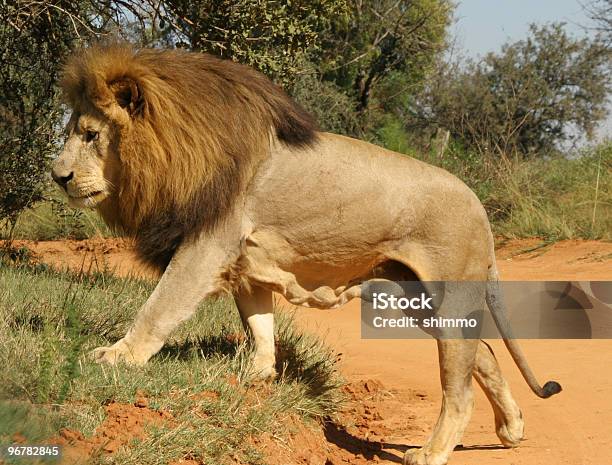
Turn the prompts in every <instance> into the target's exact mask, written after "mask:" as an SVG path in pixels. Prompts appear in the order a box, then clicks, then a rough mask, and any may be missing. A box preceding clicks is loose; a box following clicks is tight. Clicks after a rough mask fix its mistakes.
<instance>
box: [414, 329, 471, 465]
mask: <svg viewBox="0 0 612 465" xmlns="http://www.w3.org/2000/svg"><path fill="white" fill-rule="evenodd" d="M437 342H438V355H439V358H440V381H441V383H442V392H443V396H442V409H441V411H440V416H439V417H438V421H437V422H436V425H435V427H434V430H433V432H432V434H431V437H430V438H429V440H428V441H427V442H426V443H425V445H424V446H423V447H421V448H420V449H409V450H408V451H406V454H405V455H404V465H444V464H446V462H447V461H448V458H449V457H450V454H451V453H452V451H453V449H454V448H455V446H456V445H457V444H458V443H459V442H460V441H461V438H462V436H463V432H464V431H465V428H466V426H467V424H468V422H469V421H470V417H471V415H472V408H473V405H474V392H473V389H472V370H473V369H474V363H475V355H476V348H477V347H478V340H476V339H438V341H437Z"/></svg>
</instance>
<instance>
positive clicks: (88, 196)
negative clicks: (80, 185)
mask: <svg viewBox="0 0 612 465" xmlns="http://www.w3.org/2000/svg"><path fill="white" fill-rule="evenodd" d="M102 194H104V191H93V192H89V193H87V194H85V195H79V196H76V195H71V196H70V198H71V199H73V200H85V199H93V198H95V197H98V196H99V195H102Z"/></svg>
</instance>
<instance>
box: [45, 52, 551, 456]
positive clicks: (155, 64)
mask: <svg viewBox="0 0 612 465" xmlns="http://www.w3.org/2000/svg"><path fill="white" fill-rule="evenodd" d="M61 88H62V89H63V93H64V95H65V97H66V101H67V103H68V105H69V106H70V107H71V109H72V116H71V118H70V120H69V122H68V124H67V140H66V143H65V146H64V148H63V151H62V153H61V154H60V155H59V157H58V158H57V159H56V160H55V162H54V165H53V168H52V176H53V179H54V180H55V181H56V182H57V183H58V184H59V185H60V186H61V187H62V188H63V189H64V190H65V192H66V194H67V196H68V198H69V202H70V204H71V205H73V206H76V207H89V208H95V209H97V211H98V212H99V213H100V214H101V216H102V218H103V219H104V220H105V221H106V222H107V223H108V224H109V225H110V226H112V227H115V228H118V229H120V230H122V231H124V232H125V234H127V235H130V236H132V237H133V238H134V240H135V244H136V249H137V251H138V254H139V256H140V257H141V258H142V260H143V261H145V262H146V263H149V264H150V265H151V266H154V267H156V269H158V270H159V271H160V273H162V276H161V278H160V280H159V282H158V284H157V286H156V288H155V290H154V292H153V293H152V294H151V296H150V297H149V299H148V300H147V302H146V303H145V304H144V305H143V307H142V308H141V309H140V310H139V312H138V314H137V316H136V318H135V321H134V322H133V325H132V326H131V328H130V329H129V331H128V332H127V334H126V335H125V337H123V338H122V339H121V340H119V341H118V342H116V343H115V344H114V345H112V346H110V347H101V348H98V349H96V350H95V351H94V356H95V358H96V360H97V361H98V362H102V363H108V364H115V363H118V362H125V363H128V364H135V365H141V364H144V363H146V362H147V361H148V360H149V359H150V358H151V357H152V356H153V355H154V354H155V353H157V352H158V351H159V350H160V349H161V347H162V346H163V345H164V341H166V339H167V338H168V336H169V334H170V333H171V332H172V331H173V330H174V329H175V328H176V327H177V326H178V325H180V324H181V323H182V322H183V321H185V320H187V319H189V318H190V317H191V316H192V315H193V313H194V311H195V310H196V308H197V306H198V304H199V303H200V301H201V300H202V299H205V298H207V297H210V296H215V295H218V294H221V293H231V294H232V295H233V296H234V298H235V301H236V304H237V307H238V309H239V311H240V314H241V316H242V319H243V321H244V322H245V327H246V328H247V329H248V330H249V332H250V334H251V336H252V339H253V341H254V358H253V361H252V367H253V373H254V376H257V377H259V378H262V379H268V378H273V377H274V376H275V347H274V316H273V307H274V305H273V293H278V294H280V295H282V296H283V297H284V298H285V299H286V300H288V301H289V302H291V303H292V304H295V305H298V306H305V307H317V308H323V309H331V308H336V307H339V306H341V305H343V304H344V303H346V302H347V301H349V300H351V299H353V298H358V297H360V296H361V294H362V290H363V287H364V284H365V283H366V282H368V280H370V279H372V278H376V279H378V280H394V279H398V278H401V279H415V280H420V281H422V282H424V283H425V282H430V281H449V282H451V281H452V282H464V281H474V282H483V283H486V285H485V286H484V287H483V288H482V289H481V290H480V291H478V292H472V293H470V295H468V294H467V293H466V292H464V291H461V287H459V288H458V289H457V290H456V291H455V292H449V293H447V294H445V296H444V302H443V304H442V308H453V305H455V306H456V305H460V304H462V303H465V302H466V301H467V302H475V303H477V304H483V305H485V302H486V305H488V307H489V309H490V311H491V313H492V315H493V317H494V319H495V321H496V323H497V326H498V328H499V330H500V333H501V334H502V336H503V337H504V340H505V343H506V346H507V348H508V349H509V351H510V353H511V355H512V357H513V358H514V360H515V362H516V363H517V365H518V367H519V369H520V371H521V373H522V375H523V377H524V378H525V380H526V382H527V383H528V385H529V386H530V387H531V389H532V390H533V391H534V392H535V394H537V395H538V396H539V397H542V398H546V397H549V396H551V395H553V394H556V393H557V392H559V391H560V390H561V387H560V386H559V384H558V383H556V382H554V381H549V382H547V383H546V384H545V385H544V386H543V387H542V386H541V385H540V384H538V382H537V380H536V378H535V376H534V375H533V373H532V371H531V370H530V368H529V366H528V364H527V362H526V360H525V358H524V356H523V354H522V353H521V351H520V348H519V346H518V345H517V343H516V341H515V340H514V339H512V338H511V335H510V332H509V331H510V330H509V328H508V323H507V318H506V317H505V314H504V306H503V302H502V298H501V293H500V289H499V285H498V273H497V269H496V264H495V255H494V243H493V236H492V233H491V228H490V225H489V222H488V219H487V215H486V212H485V210H484V208H483V206H482V204H481V203H480V202H479V200H478V198H477V197H476V195H474V193H473V192H472V191H471V190H470V189H469V188H468V187H467V186H466V185H465V184H464V183H463V182H461V181H460V180H459V179H457V178H456V177H454V176H453V175H451V174H449V173H448V172H446V171H444V170H442V169H440V168H437V167H434V166H430V165H428V164H426V163H424V162H421V161H419V160H416V159H414V158H411V157H408V156H406V155H402V154H398V153H395V152H392V151H389V150H385V149H384V148H381V147H378V146H375V145H371V144H369V143H366V142H363V141H359V140H355V139H352V138H349V137H345V136H341V135H335V134H330V133H325V132H321V131H319V130H318V129H317V126H316V124H315V122H314V120H313V118H312V117H311V116H310V115H309V114H308V113H307V112H306V111H305V110H303V109H302V108H301V107H300V106H299V105H298V104H297V103H296V102H294V101H293V100H292V99H291V98H289V97H288V96H287V95H286V94H285V93H284V92H283V91H282V90H281V89H280V88H279V87H277V86H276V85H275V84H273V83H272V82H271V81H270V80H269V79H267V78H266V77H265V76H263V75H262V74H260V73H258V72H257V71H255V70H253V69H252V68H250V67H247V66H244V65H241V64H238V63H235V62H232V61H228V60H221V59H219V58H216V57H213V56H210V55H206V54H202V53H192V52H187V51H181V50H155V49H137V48H135V47H133V46H131V45H129V44H107V45H97V46H93V47H91V48H88V49H85V50H81V51H79V52H77V53H75V54H74V55H73V56H72V57H71V58H70V59H69V61H68V62H67V64H66V65H65V67H64V69H63V74H62V79H61ZM437 345H438V351H439V360H440V370H441V384H442V389H443V393H444V395H443V399H444V400H443V402H442V409H441V413H440V416H439V418H438V421H437V423H436V426H435V428H434V430H433V433H432V435H431V437H430V438H429V439H428V440H427V442H426V443H425V444H424V445H423V446H422V447H421V448H419V449H411V450H409V451H408V452H406V455H405V456H404V463H405V464H411V465H416V464H419V465H425V464H429V465H440V464H445V463H446V462H447V461H448V459H449V456H450V454H451V452H452V450H453V448H454V447H455V446H456V445H457V444H458V443H459V441H460V440H461V437H462V434H463V431H464V430H465V428H466V425H467V423H468V421H469V419H470V415H471V411H472V405H473V391H472V381H471V378H472V376H473V377H474V378H475V379H476V380H477V381H478V383H479V384H480V386H481V387H482V388H483V389H484V391H485V393H486V395H487V397H488V398H489V400H490V402H491V405H492V407H493V410H494V413H495V427H496V432H497V435H498V437H499V438H500V440H501V442H502V444H503V445H504V446H507V447H514V446H517V445H518V444H519V442H520V441H521V439H522V437H523V418H522V414H521V411H520V409H519V407H518V405H517V403H516V402H515V400H514V398H513V397H512V394H511V392H510V389H509V386H508V383H507V382H506V381H505V379H504V378H503V376H502V374H501V372H500V368H499V366H498V364H497V362H496V359H495V356H494V354H493V352H492V351H491V350H490V348H489V347H488V345H486V343H484V342H482V341H479V340H478V339H464V338H445V337H438V339H437Z"/></svg>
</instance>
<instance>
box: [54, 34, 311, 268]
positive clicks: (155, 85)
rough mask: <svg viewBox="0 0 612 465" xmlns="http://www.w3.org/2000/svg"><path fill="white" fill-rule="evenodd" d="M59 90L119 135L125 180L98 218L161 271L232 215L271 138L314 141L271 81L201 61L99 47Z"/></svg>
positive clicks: (303, 116) (78, 62)
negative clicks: (87, 106) (102, 118)
mask: <svg viewBox="0 0 612 465" xmlns="http://www.w3.org/2000/svg"><path fill="white" fill-rule="evenodd" d="M61 87H62V89H63V92H64V95H65V97H66V99H67V101H68V104H69V105H70V106H71V107H72V108H73V109H74V110H75V111H77V112H78V111H79V109H80V108H82V107H83V105H84V104H86V103H89V104H92V105H93V106H94V107H95V108H96V109H98V110H99V111H101V112H102V113H103V114H104V115H106V116H107V117H108V118H109V119H110V120H111V122H112V123H114V124H115V125H116V127H117V128H118V130H119V132H118V134H119V136H118V140H116V141H113V143H114V144H116V145H115V148H116V150H117V153H118V154H119V163H120V167H119V172H120V175H119V176H120V181H119V185H118V186H115V190H114V192H113V194H112V195H111V196H110V197H109V198H108V199H106V200H104V201H103V202H102V203H101V205H100V206H99V211H100V213H101V214H102V216H103V217H104V219H105V221H106V222H107V223H108V224H110V225H111V226H114V227H118V228H120V229H122V230H123V231H125V232H126V233H128V234H130V235H132V236H134V237H135V239H136V246H137V250H138V251H139V253H140V256H141V257H142V258H143V259H144V260H145V261H146V262H148V263H150V264H154V265H156V266H157V267H160V268H161V269H163V268H165V266H166V265H167V264H168V262H169V260H170V258H171V257H172V255H173V253H174V251H175V250H176V248H177V247H178V245H180V243H181V242H182V241H184V240H188V239H190V238H193V237H195V236H196V235H197V234H199V233H200V232H202V231H206V230H210V229H211V228H214V227H215V226H216V225H217V224H218V223H219V222H220V221H222V220H223V218H224V217H225V216H226V215H227V214H228V212H229V211H230V210H231V208H232V207H233V205H234V204H235V202H236V200H237V198H238V197H239V196H240V193H241V192H242V191H244V189H245V185H246V183H247V182H248V180H249V179H250V177H251V176H252V175H253V173H254V170H255V168H256V166H257V164H258V163H259V162H260V161H261V160H263V159H264V158H265V157H266V156H267V153H268V150H269V141H270V136H271V135H272V134H274V133H275V135H276V137H278V139H279V140H280V141H281V142H283V143H285V144H288V145H293V146H306V145H310V144H313V143H314V142H315V141H316V127H315V124H314V121H313V119H312V118H311V117H310V115H309V114H308V113H306V112H305V111H304V110H303V109H302V108H301V107H300V106H299V105H297V104H296V103H295V102H294V101H292V100H291V99H290V98H289V97H288V96H287V95H286V94H285V93H284V92H283V91H282V90H281V89H280V88H279V87H277V86H276V85H274V84H273V83H272V82H271V81H270V80H268V79H267V78H266V77H265V76H263V75H262V74H260V73H258V72H257V71H255V70H253V69H252V68H250V67H247V66H244V65H240V64H238V63H234V62H232V61H229V60H221V59H218V58H215V57H213V56H210V55H206V54H202V53H191V52H186V51H181V50H154V49H140V50H139V49H136V48H134V47H132V46H130V45H126V44H110V45H109V44H107V45H98V46H94V47H91V48H88V49H85V50H82V51H80V52H78V53H76V54H75V55H73V56H72V57H71V58H70V59H69V61H68V62H67V63H66V65H65V67H64V70H63V74H62V80H61ZM125 110H127V111H125Z"/></svg>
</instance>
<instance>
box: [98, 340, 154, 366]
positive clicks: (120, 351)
mask: <svg viewBox="0 0 612 465" xmlns="http://www.w3.org/2000/svg"><path fill="white" fill-rule="evenodd" d="M157 350H159V347H158V348H157V349H153V350H152V348H151V347H148V346H147V345H138V344H136V345H134V344H129V343H128V342H127V341H126V340H125V338H123V339H121V340H119V341H117V342H116V343H115V344H113V345H112V346H110V347H98V348H97V349H94V351H93V353H92V354H93V357H94V360H95V361H96V363H105V364H107V365H116V364H117V363H119V362H123V363H126V364H127V365H134V366H142V365H144V364H145V363H147V361H148V360H149V359H150V358H151V357H152V356H153V354H155V353H156V352H157Z"/></svg>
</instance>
